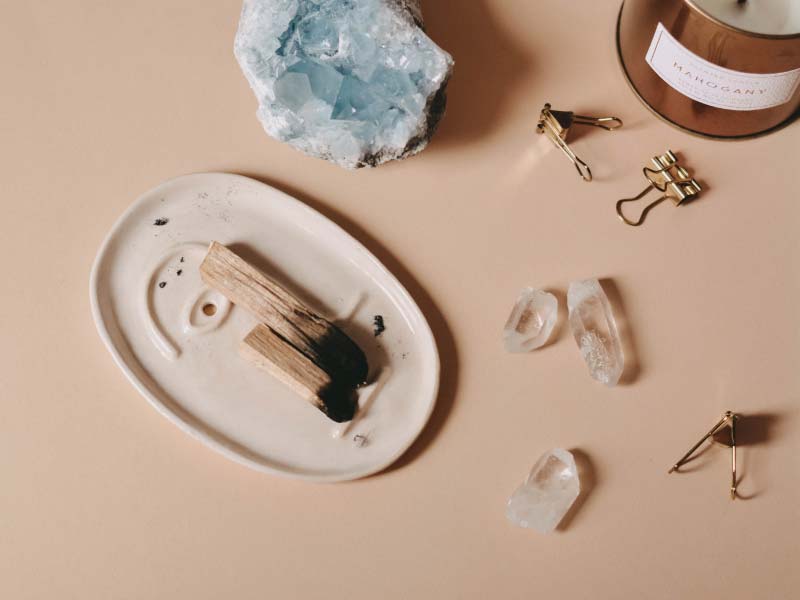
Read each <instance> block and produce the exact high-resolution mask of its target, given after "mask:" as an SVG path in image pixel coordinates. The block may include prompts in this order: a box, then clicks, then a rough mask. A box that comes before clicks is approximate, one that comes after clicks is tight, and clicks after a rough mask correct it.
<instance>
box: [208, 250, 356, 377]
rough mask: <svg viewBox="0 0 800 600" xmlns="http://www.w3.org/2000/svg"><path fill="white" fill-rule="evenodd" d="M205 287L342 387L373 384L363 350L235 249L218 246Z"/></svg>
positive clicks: (210, 255) (211, 254)
mask: <svg viewBox="0 0 800 600" xmlns="http://www.w3.org/2000/svg"><path fill="white" fill-rule="evenodd" d="M200 275H201V276H202V278H203V281H204V282H205V283H206V284H208V285H209V286H210V287H212V288H214V289H215V290H217V291H218V292H220V293H221V294H223V295H225V296H226V297H227V298H228V299H230V301H231V302H233V303H234V304H238V305H239V306H241V307H242V308H244V309H245V310H247V311H249V312H250V313H252V314H253V315H254V316H255V317H256V318H258V320H259V321H262V322H263V323H264V324H265V325H267V326H269V328H270V329H272V330H273V331H274V332H275V333H277V334H278V335H280V336H281V337H282V338H284V339H285V340H286V341H287V342H289V343H290V344H292V345H293V346H294V347H295V348H297V349H298V350H299V351H300V352H302V353H303V354H305V355H306V356H307V357H308V358H309V359H311V360H312V361H313V362H314V363H316V364H317V365H319V367H320V368H322V369H323V370H324V371H326V372H327V373H328V374H329V375H330V376H331V378H332V379H334V380H336V381H337V383H339V384H342V385H345V384H346V385H353V386H355V385H359V384H361V383H364V381H365V380H366V378H367V369H368V367H367V359H366V357H365V356H364V352H363V351H362V350H361V348H359V346H358V344H356V343H355V342H353V340H351V339H350V338H349V337H348V336H347V334H345V333H344V332H343V331H342V330H341V329H339V328H338V327H337V326H336V325H334V324H333V323H331V322H330V321H328V320H327V319H324V318H323V317H321V316H319V315H318V314H316V313H315V312H314V311H312V310H311V309H309V308H308V307H307V306H305V305H304V304H303V303H302V302H301V301H300V300H298V299H297V298H295V297H294V296H293V295H292V294H291V293H289V292H288V291H287V290H285V289H284V288H282V287H281V286H280V285H278V284H277V283H276V282H274V281H273V280H272V279H270V278H269V277H267V276H266V275H264V274H263V273H262V272H261V271H259V270H258V269H256V268H255V267H253V266H252V265H250V264H249V263H247V262H246V261H245V260H244V259H242V258H241V257H239V256H238V255H236V254H235V253H234V252H232V251H231V250H230V249H228V248H226V247H225V246H223V245H222V244H220V243H218V242H212V243H211V246H210V247H209V249H208V254H206V257H205V259H204V260H203V263H202V264H201V265H200Z"/></svg>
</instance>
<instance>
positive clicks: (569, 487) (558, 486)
mask: <svg viewBox="0 0 800 600" xmlns="http://www.w3.org/2000/svg"><path fill="white" fill-rule="evenodd" d="M580 492H581V482H580V480H579V479H578V468H577V467H576V466H575V458H574V457H573V456H572V454H571V453H570V452H568V451H567V450H564V449H562V448H554V449H553V450H550V451H549V452H545V453H544V454H543V455H542V456H541V458H539V460H537V461H536V464H535V465H533V469H531V473H530V475H528V479H526V480H525V482H524V483H523V484H522V485H521V486H519V487H518V488H517V489H516V491H515V492H514V493H513V494H512V495H511V497H510V498H509V499H508V504H507V506H506V517H508V520H509V521H511V522H512V523H513V524H514V525H516V526H517V527H528V528H530V529H535V530H536V531H538V532H540V533H550V532H551V531H553V530H554V529H555V528H556V527H557V526H558V524H559V523H560V522H561V519H563V518H564V515H565V514H567V511H568V510H569V508H570V507H571V506H572V504H573V503H574V502H575V500H576V499H577V498H578V495H579V494H580Z"/></svg>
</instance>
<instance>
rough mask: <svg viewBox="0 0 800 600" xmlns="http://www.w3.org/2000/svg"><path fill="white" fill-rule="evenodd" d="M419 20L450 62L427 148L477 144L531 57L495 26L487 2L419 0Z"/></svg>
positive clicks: (500, 112)
mask: <svg viewBox="0 0 800 600" xmlns="http://www.w3.org/2000/svg"><path fill="white" fill-rule="evenodd" d="M422 17H423V19H424V21H425V31H426V33H427V34H428V35H429V36H430V38H431V39H432V40H433V41H434V42H436V44H438V45H439V46H441V47H442V48H443V49H444V50H445V51H447V52H449V53H450V54H451V55H452V56H453V59H454V60H455V67H454V69H453V75H452V77H451V78H450V83H449V84H448V87H447V109H446V111H445V116H444V118H443V119H442V121H441V123H440V125H439V127H438V130H437V133H436V135H435V136H434V137H433V140H432V146H431V147H436V146H438V147H442V146H443V145H444V144H450V143H458V144H461V143H465V142H470V141H474V140H477V139H478V138H481V137H483V136H485V135H486V134H487V133H489V132H490V131H491V130H492V129H493V128H494V126H495V124H496V121H498V119H499V117H500V116H501V115H502V114H503V110H504V108H505V105H506V103H507V101H508V99H509V98H512V97H513V89H514V87H515V86H517V85H518V84H519V82H520V81H522V80H523V79H524V76H525V73H526V72H527V71H528V70H529V69H530V67H531V59H530V57H529V56H527V55H526V54H524V53H523V52H521V51H520V50H519V49H518V48H517V46H515V45H514V43H513V41H512V40H511V38H510V36H508V35H506V34H505V33H504V32H503V31H502V30H501V29H500V28H499V27H498V25H497V24H496V22H495V20H494V18H493V16H492V14H491V11H490V10H489V8H488V7H487V2H486V0H423V2H422ZM433 141H435V142H436V143H435V144H433Z"/></svg>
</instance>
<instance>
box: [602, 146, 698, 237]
mask: <svg viewBox="0 0 800 600" xmlns="http://www.w3.org/2000/svg"><path fill="white" fill-rule="evenodd" d="M650 161H651V163H652V166H646V167H644V168H643V169H642V173H644V176H645V179H647V181H648V182H649V185H648V186H647V187H646V188H644V190H642V192H641V193H640V194H639V195H638V196H635V197H633V198H623V199H622V200H618V201H617V205H616V207H617V216H619V218H620V220H621V221H622V222H623V223H625V224H626V225H631V226H633V227H638V226H639V225H641V224H642V223H644V220H645V217H647V213H648V212H650V210H651V209H653V208H654V207H656V206H657V205H659V204H661V203H662V202H663V201H664V200H666V199H667V198H669V199H670V200H672V201H673V202H674V203H675V206H679V205H681V204H682V203H683V202H685V201H687V200H691V199H692V198H694V197H695V196H696V195H697V194H699V193H700V191H701V190H702V189H703V188H702V187H700V184H699V183H697V181H696V180H694V179H693V178H692V177H691V175H690V174H689V171H687V170H686V169H684V168H683V167H682V166H680V165H679V164H678V158H677V157H676V156H675V154H674V153H673V152H672V150H667V152H666V154H662V155H660V156H654V157H653V158H651V159H650ZM651 190H657V191H659V192H661V193H662V195H661V196H660V197H659V198H657V199H656V200H653V202H651V203H650V204H648V205H647V206H645V207H644V209H643V210H642V212H641V214H640V215H639V218H638V219H637V220H635V221H632V220H631V219H629V218H627V217H626V216H625V214H624V213H623V212H622V205H623V204H625V203H626V202H635V201H636V200H640V199H641V198H643V197H644V196H646V195H647V194H648V193H649V192H650V191H651Z"/></svg>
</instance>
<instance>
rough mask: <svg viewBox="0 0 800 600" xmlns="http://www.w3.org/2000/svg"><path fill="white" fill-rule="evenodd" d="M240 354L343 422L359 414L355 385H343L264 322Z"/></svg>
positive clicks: (240, 348) (245, 339) (247, 340)
mask: <svg viewBox="0 0 800 600" xmlns="http://www.w3.org/2000/svg"><path fill="white" fill-rule="evenodd" d="M239 353H240V354H241V355H242V357H244V358H246V359H247V360H249V361H250V362H252V363H253V364H255V365H256V366H258V367H260V368H262V369H264V370H265V371H267V372H268V373H269V374H271V375H272V376H274V377H275V378H277V379H278V380H280V381H282V382H283V383H284V384H286V385H287V386H288V387H290V388H291V389H292V390H293V391H295V392H296V393H297V394H299V395H300V396H302V397H303V398H304V399H305V400H308V401H309V402H311V404H313V405H314V406H316V407H317V408H318V409H319V410H321V411H322V412H323V413H325V414H326V415H327V416H328V418H330V419H332V420H334V421H336V422H338V423H341V422H343V421H350V420H351V419H352V418H353V416H354V415H355V412H356V408H357V399H356V395H355V393H354V391H353V388H352V387H342V386H339V385H338V384H337V382H335V381H333V380H332V379H331V376H330V375H329V374H328V373H327V372H326V371H325V370H323V369H322V368H320V367H319V365H317V364H316V363H315V362H314V361H312V360H311V359H310V358H308V357H307V356H306V355H305V354H303V353H302V352H300V351H299V350H298V349H297V348H296V347H295V346H293V345H292V344H290V343H289V342H287V341H286V340H285V339H283V338H282V337H281V336H280V335H278V334H277V333H275V332H274V331H272V329H270V328H269V327H267V326H266V325H264V324H263V323H259V324H258V325H256V326H255V327H254V328H253V329H252V330H250V333H248V334H247V336H246V337H245V338H244V340H242V342H241V344H240V345H239Z"/></svg>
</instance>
